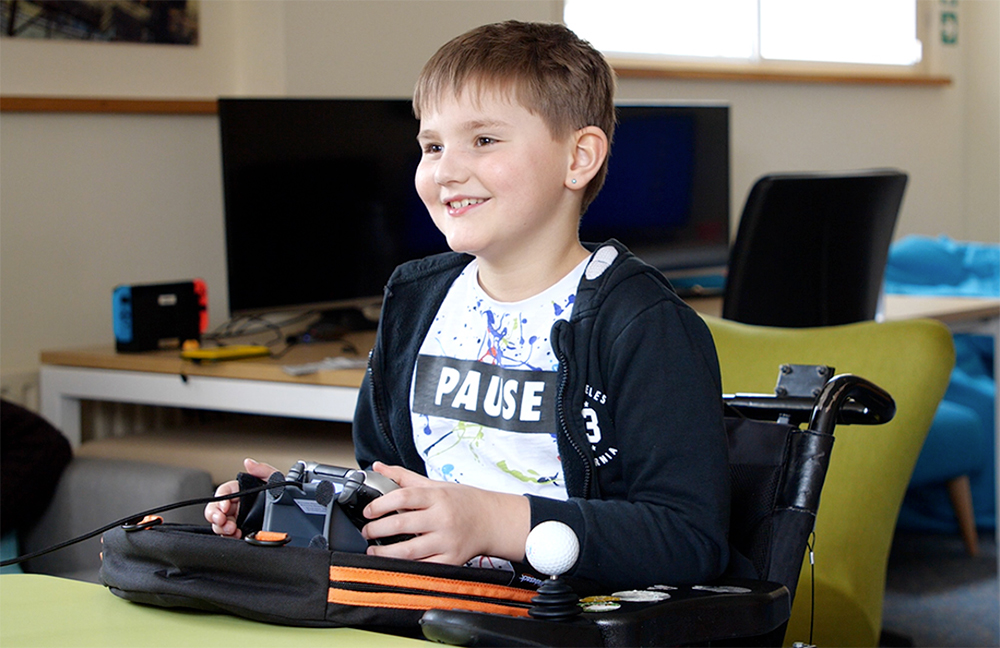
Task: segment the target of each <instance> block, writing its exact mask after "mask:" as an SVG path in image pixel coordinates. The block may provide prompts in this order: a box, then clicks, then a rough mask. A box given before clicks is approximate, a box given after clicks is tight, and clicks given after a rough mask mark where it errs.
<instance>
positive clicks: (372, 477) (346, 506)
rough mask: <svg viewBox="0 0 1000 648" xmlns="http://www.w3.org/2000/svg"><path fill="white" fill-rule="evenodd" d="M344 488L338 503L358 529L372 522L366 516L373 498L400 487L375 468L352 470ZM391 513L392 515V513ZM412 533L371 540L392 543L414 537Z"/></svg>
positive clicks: (379, 542) (345, 480) (375, 542)
mask: <svg viewBox="0 0 1000 648" xmlns="http://www.w3.org/2000/svg"><path fill="white" fill-rule="evenodd" d="M343 484H344V487H343V490H341V491H340V494H339V495H338V496H337V503H338V504H340V507H341V509H343V511H344V513H346V514H347V517H348V519H350V520H351V522H352V523H354V525H355V526H356V527H358V529H361V528H362V527H364V526H365V525H366V524H368V523H369V522H371V520H369V519H368V518H366V517H365V516H364V510H365V507H366V506H368V505H369V504H370V503H371V502H372V501H373V500H375V499H376V498H378V497H381V496H383V495H385V494H386V493H389V492H391V491H394V490H396V489H397V488H399V485H398V484H396V482H394V481H392V480H391V479H389V478H388V477H386V476H385V475H381V474H379V473H377V472H375V471H373V470H352V471H350V472H349V473H347V475H346V477H345V479H344V482H343ZM390 515H392V514H391V513H390ZM412 537H413V536H412V535H406V534H403V535H395V536H390V537H387V538H377V539H373V540H371V541H370V542H373V543H374V544H378V545H386V544H392V543H394V542H401V541H403V540H408V539H410V538H412Z"/></svg>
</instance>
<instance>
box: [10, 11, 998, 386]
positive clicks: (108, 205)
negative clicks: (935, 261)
mask: <svg viewBox="0 0 1000 648" xmlns="http://www.w3.org/2000/svg"><path fill="white" fill-rule="evenodd" d="M559 6H560V3H559V2H558V1H557V0H531V1H528V0H512V1H509V2H485V1H480V0H367V1H366V0H338V1H336V2H331V1H327V0H296V1H295V2H281V1H280V0H279V1H277V2H275V1H273V0H239V1H238V2H236V1H233V0H205V1H203V2H202V3H201V7H202V17H201V28H202V32H201V34H202V39H201V45H199V46H197V47H193V48H184V47H168V46H150V45H146V46H141V45H127V44H97V43H81V42H73V43H53V42H41V41H34V42H32V41H17V40H6V39H2V40H0V93H2V94H4V95H50V96H101V97H170V98H206V97H215V96H219V95H240V94H242V95H284V94H288V95H298V96H335V95H344V96H400V97H405V96H408V95H409V93H410V91H411V88H412V84H413V80H414V78H415V77H416V74H417V72H418V70H419V69H420V66H421V65H422V64H423V62H424V60H426V58H427V57H428V56H430V54H431V53H432V52H433V51H434V50H435V49H436V48H437V46H438V45H440V44H441V43H442V42H443V41H445V40H446V39H447V38H449V37H451V36H452V35H455V34H458V33H460V32H461V31H464V30H465V29H467V28H469V27H472V26H474V25H477V24H481V23H485V22H490V21H494V20H500V19H505V18H519V19H523V20H557V19H558V18H559ZM998 7H1000V3H996V2H994V1H993V0H963V2H962V4H961V7H960V11H961V15H960V20H961V25H962V31H961V33H960V38H959V45H958V47H957V48H951V49H950V50H948V51H945V52H944V53H943V54H944V56H943V59H942V60H943V65H944V68H945V71H947V72H948V73H950V74H952V75H953V77H954V79H955V83H953V84H952V85H951V86H947V87H931V88H924V87H906V86H903V87H891V86H861V85H826V84H786V83H759V82H707V81H684V82H680V81H655V80H634V79H625V80H623V81H622V83H621V93H620V94H621V96H622V97H626V98H636V99H638V98H671V99H718V100H723V101H727V102H729V103H730V104H731V105H732V129H733V133H732V135H733V139H732V165H733V176H732V180H733V185H732V197H733V198H732V202H733V212H734V214H735V215H738V213H739V209H740V207H741V206H742V202H743V199H744V197H745V195H746V192H747V191H748V189H749V186H750V184H751V183H752V181H753V179H754V178H756V177H757V176H759V175H761V174H763V173H766V172H770V171H779V170H804V169H842V168H857V167H867V166H897V167H900V168H902V169H905V170H907V171H908V172H910V174H911V179H910V185H909V188H908V190H907V196H906V199H905V202H904V206H903V212H902V214H901V220H900V223H899V226H898V230H897V232H898V234H900V235H902V234H909V233H922V234H929V235H936V234H941V233H944V234H948V235H950V236H952V237H954V238H957V239H968V240H983V241H997V240H1000V232H998V230H1000V199H998V197H997V196H998V194H997V191H998V190H997V184H998V182H997V180H998V178H1000V162H998V160H997V157H998V150H1000V138H998V135H997V129H998V126H997V122H998V119H1000V118H998V108H997V94H998V85H1000V74H998V71H997V67H998V55H997V42H998V41H1000V10H998ZM195 276H200V277H203V278H204V279H206V281H207V282H208V285H209V295H210V305H209V308H210V312H211V315H212V324H213V326H214V325H216V324H218V323H220V322H221V321H222V320H223V319H224V317H225V315H226V310H227V303H226V299H225V262H224V245H223V230H222V190H221V184H220V167H219V145H218V128H217V123H216V120H215V118H214V117H207V116H173V115H170V116H138V115H73V114H18V113H10V112H5V113H3V114H2V115H0V371H2V372H3V373H4V374H7V373H13V372H24V371H33V370H34V369H35V368H36V367H37V363H38V352H39V350H40V349H43V348H52V347H62V346H75V345H90V344H111V343H112V342H113V334H112V325H111V300H110V295H111V290H112V288H113V286H114V285H116V284H117V283H136V282H143V281H166V280H172V279H179V278H185V277H195Z"/></svg>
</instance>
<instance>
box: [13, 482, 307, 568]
mask: <svg viewBox="0 0 1000 648" xmlns="http://www.w3.org/2000/svg"><path fill="white" fill-rule="evenodd" d="M298 485H300V482H297V481H280V482H274V483H272V482H268V483H266V484H264V485H263V486H254V487H253V488H248V489H246V490H242V491H238V492H236V493H230V494H227V495H215V496H213V497H198V498H195V499H189V500H183V501H181V502H174V503H173V504H164V505H163V506H157V507H156V508H151V509H149V510H148V511H143V512H142V513H136V514H134V515H129V516H128V517H124V518H122V519H120V520H117V521H115V522H112V523H110V524H107V525H105V526H103V527H101V528H100V529H96V530H94V531H91V532H89V533H85V534H84V535H81V536H77V537H76V538H73V539H72V540H66V541H65V542H60V543H59V544H56V545H52V546H51V547H47V548H45V549H39V550H38V551H33V552H31V553H29V554H25V555H23V556H18V557H16V558H9V559H7V560H4V561H3V562H0V567H7V566H8V565H17V564H20V563H22V562H24V561H26V560H31V559H32V558H38V557H39V556H44V555H45V554H50V553H52V552H53V551H58V550H60V549H64V548H66V547H69V546H70V545H75V544H77V543H78V542H83V541H84V540H89V539H91V538H93V537H94V536H97V535H100V534H102V533H104V532H105V531H110V530H111V529H113V528H115V527H117V526H121V525H123V524H128V523H129V522H132V521H133V520H141V519H143V518H145V517H146V516H147V515H156V514H157V513H165V512H167V511H172V510H174V509H179V508H183V507H185V506H194V505H195V504H210V503H211V502H221V501H223V500H231V499H237V498H240V497H243V496H244V495H253V494H255V493H260V492H261V491H266V490H270V489H272V488H278V487H283V486H298Z"/></svg>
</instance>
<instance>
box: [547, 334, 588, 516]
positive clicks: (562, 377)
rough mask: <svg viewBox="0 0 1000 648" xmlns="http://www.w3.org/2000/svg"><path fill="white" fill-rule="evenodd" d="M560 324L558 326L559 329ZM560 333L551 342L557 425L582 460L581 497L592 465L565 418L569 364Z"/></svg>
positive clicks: (584, 492)
mask: <svg viewBox="0 0 1000 648" xmlns="http://www.w3.org/2000/svg"><path fill="white" fill-rule="evenodd" d="M562 328H563V327H562V326H560V327H559V329H560V331H561V330H562ZM561 338H562V335H561V334H560V335H559V336H557V337H556V336H554V337H553V340H552V341H553V342H555V346H557V347H558V348H557V349H555V351H556V357H557V358H558V359H559V397H558V398H557V399H556V411H557V412H558V413H559V426H560V428H561V430H562V433H563V436H565V437H566V440H567V441H569V444H570V445H571V446H572V447H573V449H574V450H576V454H577V455H579V457H580V459H581V460H582V461H583V492H582V493H581V496H582V497H587V496H588V495H589V494H590V480H591V473H592V466H591V464H590V458H589V457H588V456H587V453H586V452H584V450H583V448H581V447H580V445H579V444H578V443H577V442H576V439H574V438H573V435H572V434H571V433H570V429H569V423H568V422H567V420H566V387H567V385H568V384H569V369H567V367H568V366H569V365H568V364H567V363H566V360H567V358H566V354H565V353H564V352H563V350H562V343H561V341H562V340H561Z"/></svg>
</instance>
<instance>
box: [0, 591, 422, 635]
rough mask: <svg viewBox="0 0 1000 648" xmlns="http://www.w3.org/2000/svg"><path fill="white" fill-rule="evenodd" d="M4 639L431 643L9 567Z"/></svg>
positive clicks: (2, 595)
mask: <svg viewBox="0 0 1000 648" xmlns="http://www.w3.org/2000/svg"><path fill="white" fill-rule="evenodd" d="M0 645H2V646H3V647H4V648H15V647H21V646H24V647H31V648H46V647H48V646H51V647H58V648H64V647H66V646H74V647H80V648H86V647H88V646H99V647H101V648H111V647H114V646H128V647H129V648H143V647H154V646H163V647H164V648H168V647H169V648H175V647H176V646H241V645H242V646H295V645H300V646H379V647H382V646H386V647H392V646H401V647H402V646H418V645H423V646H427V643H426V642H423V641H418V640H416V639H407V638H403V637H396V636H392V635H385V634H378V633H374V632H366V631H363V630H356V629H354V628H295V627H289V626H279V625H271V624H267V623H257V622H255V621H250V620H247V619H241V618H238V617H235V616H229V615H225V614H211V613H207V612H198V611H194V610H180V609H167V608H158V607H152V606H144V605H139V604H137V603H131V602H129V601H125V600H123V599H120V598H118V597H117V596H115V595H114V594H112V593H110V592H109V591H108V590H107V589H105V588H104V587H103V586H101V585H95V584H93V583H84V582H81V581H74V580H68V579H65V578H56V577H54V576H41V575H37V574H5V575H3V576H0Z"/></svg>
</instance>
